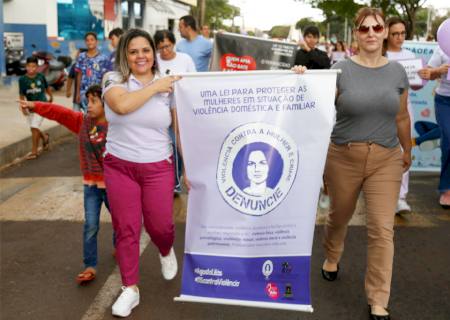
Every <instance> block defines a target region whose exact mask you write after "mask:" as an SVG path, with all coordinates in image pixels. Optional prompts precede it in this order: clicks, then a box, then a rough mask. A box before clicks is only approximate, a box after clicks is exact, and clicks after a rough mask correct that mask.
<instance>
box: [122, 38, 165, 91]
mask: <svg viewBox="0 0 450 320" xmlns="http://www.w3.org/2000/svg"><path fill="white" fill-rule="evenodd" d="M138 37H142V38H145V39H146V40H147V41H148V43H149V44H150V47H151V48H152V50H153V57H154V60H153V65H152V73H153V74H156V73H157V72H158V63H157V62H156V47H155V42H154V41H153V39H152V37H151V36H150V34H149V33H148V32H146V31H144V30H140V29H130V30H128V31H127V32H125V34H124V35H123V36H121V37H120V40H119V45H118V46H117V51H116V61H115V64H116V70H117V72H119V73H120V75H121V76H122V81H123V82H125V81H128V78H129V77H130V75H131V69H130V66H129V65H128V46H129V44H130V42H131V40H133V39H134V38H138Z"/></svg>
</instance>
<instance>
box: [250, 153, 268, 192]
mask: <svg viewBox="0 0 450 320" xmlns="http://www.w3.org/2000/svg"><path fill="white" fill-rule="evenodd" d="M268 175H269V164H268V163H267V158H266V156H265V154H264V153H263V152H262V151H261V150H255V151H252V152H250V154H249V156H248V161H247V178H248V180H249V181H250V186H249V187H247V188H245V189H244V192H245V193H248V194H250V195H263V194H265V193H266V192H267V190H266V189H267V184H266V181H267V177H268ZM269 189H270V188H269Z"/></svg>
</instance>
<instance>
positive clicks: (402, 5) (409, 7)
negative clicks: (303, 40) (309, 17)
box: [306, 0, 427, 39]
mask: <svg viewBox="0 0 450 320" xmlns="http://www.w3.org/2000/svg"><path fill="white" fill-rule="evenodd" d="M306 1H308V2H309V3H311V5H312V6H313V7H315V8H318V9H322V11H323V12H324V15H325V16H326V17H327V19H329V18H330V17H333V16H339V17H344V18H349V19H352V18H353V17H354V16H355V14H356V12H357V11H358V9H359V8H361V7H363V6H364V5H371V6H374V7H378V8H381V9H382V10H383V11H384V12H385V13H386V14H387V15H397V14H398V13H399V12H400V13H401V16H402V17H403V18H404V19H405V20H406V21H407V22H408V24H409V26H410V34H409V39H412V38H413V36H414V35H415V34H416V21H417V12H418V11H419V9H420V8H421V7H423V5H424V4H425V2H426V1H427V0H392V1H386V0H370V1H369V0H366V1H363V2H362V3H361V1H358V3H357V2H355V1H354V0H341V1H333V0H306ZM350 21H351V20H350Z"/></svg>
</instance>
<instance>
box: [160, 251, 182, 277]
mask: <svg viewBox="0 0 450 320" xmlns="http://www.w3.org/2000/svg"><path fill="white" fill-rule="evenodd" d="M159 259H160V260H161V273H162V275H163V277H164V279H166V280H172V279H173V278H175V276H176V275H177V271H178V264H177V257H176V256H175V251H174V250H173V247H172V248H170V252H169V254H168V255H167V256H165V257H163V256H161V255H159Z"/></svg>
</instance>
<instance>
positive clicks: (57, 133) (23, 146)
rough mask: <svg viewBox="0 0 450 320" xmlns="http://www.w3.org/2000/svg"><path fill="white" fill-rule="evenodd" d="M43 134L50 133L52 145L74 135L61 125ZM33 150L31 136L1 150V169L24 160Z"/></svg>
mask: <svg viewBox="0 0 450 320" xmlns="http://www.w3.org/2000/svg"><path fill="white" fill-rule="evenodd" d="M42 132H44V133H48V134H49V135H50V139H51V140H50V145H52V144H53V143H54V142H55V141H57V140H59V139H61V138H64V137H66V136H69V135H71V134H72V133H71V132H70V131H69V130H68V129H66V128H65V127H63V126H61V125H57V126H54V127H51V128H49V129H47V130H43V131H42ZM30 150H31V136H30V137H27V138H24V139H22V140H19V141H17V142H14V143H12V144H10V145H7V146H5V147H3V148H2V149H0V168H3V167H5V166H8V165H10V164H12V163H14V162H17V161H18V160H16V159H20V158H23V157H24V156H25V155H26V154H27V153H28V152H30Z"/></svg>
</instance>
